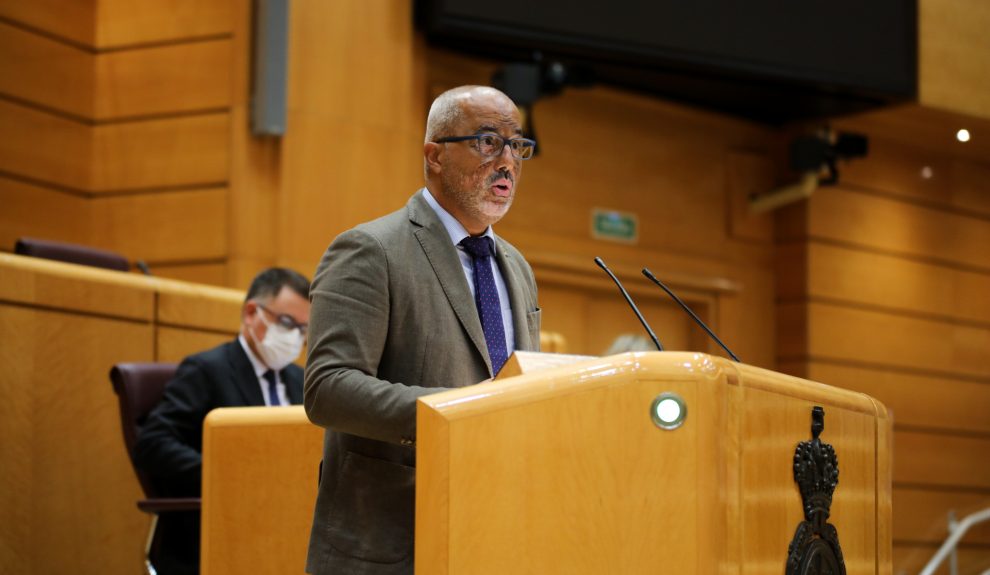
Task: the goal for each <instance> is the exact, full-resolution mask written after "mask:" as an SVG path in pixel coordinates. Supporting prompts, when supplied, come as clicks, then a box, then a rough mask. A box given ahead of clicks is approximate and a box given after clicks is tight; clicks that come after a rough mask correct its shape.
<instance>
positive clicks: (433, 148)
mask: <svg viewBox="0 0 990 575" xmlns="http://www.w3.org/2000/svg"><path fill="white" fill-rule="evenodd" d="M442 156H443V145H441V144H438V143H436V142H426V143H425V144H423V158H424V159H425V160H426V169H427V170H429V172H430V173H431V174H439V173H440V172H441V171H443V158H442Z"/></svg>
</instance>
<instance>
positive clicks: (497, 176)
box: [488, 169, 516, 186]
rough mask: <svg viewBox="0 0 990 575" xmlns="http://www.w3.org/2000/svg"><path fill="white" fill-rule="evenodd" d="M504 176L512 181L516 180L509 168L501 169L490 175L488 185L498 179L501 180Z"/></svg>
mask: <svg viewBox="0 0 990 575" xmlns="http://www.w3.org/2000/svg"><path fill="white" fill-rule="evenodd" d="M502 178H505V179H507V180H509V181H510V182H512V183H515V182H516V180H515V178H513V177H512V173H511V172H509V170H505V169H501V170H498V171H497V172H495V173H494V174H492V175H490V176H488V185H489V186H490V185H492V184H494V183H495V182H496V181H497V180H500V179H502Z"/></svg>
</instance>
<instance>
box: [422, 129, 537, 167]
mask: <svg viewBox="0 0 990 575" xmlns="http://www.w3.org/2000/svg"><path fill="white" fill-rule="evenodd" d="M471 140H473V141H474V143H473V145H472V146H473V147H474V149H475V150H478V153H479V154H481V155H482V156H484V157H486V158H494V157H496V156H498V155H500V154H501V153H502V150H503V149H504V148H505V146H506V145H508V146H509V150H510V151H511V152H512V156H513V157H515V158H518V159H520V160H528V159H530V158H532V157H533V152H534V151H535V150H536V141H535V140H529V139H527V138H503V137H502V136H500V135H498V134H491V133H487V132H486V133H483V134H474V135H473V136H450V137H449V138H440V139H439V140H435V143H437V144H446V143H448V142H467V141H471Z"/></svg>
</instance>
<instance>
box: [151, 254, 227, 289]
mask: <svg viewBox="0 0 990 575" xmlns="http://www.w3.org/2000/svg"><path fill="white" fill-rule="evenodd" d="M151 273H153V274H155V275H156V276H159V277H163V278H169V279H173V280H180V281H184V282H192V283H199V284H207V285H213V286H222V285H227V264H226V261H225V260H221V261H218V262H214V263H203V264H156V265H155V266H154V267H153V268H151Z"/></svg>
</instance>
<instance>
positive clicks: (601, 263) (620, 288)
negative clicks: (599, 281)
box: [595, 257, 663, 351]
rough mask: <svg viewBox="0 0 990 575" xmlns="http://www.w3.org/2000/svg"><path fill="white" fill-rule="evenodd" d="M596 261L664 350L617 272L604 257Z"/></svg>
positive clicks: (657, 344) (655, 342) (658, 346)
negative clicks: (616, 275)
mask: <svg viewBox="0 0 990 575" xmlns="http://www.w3.org/2000/svg"><path fill="white" fill-rule="evenodd" d="M595 263H596V264H598V267H600V268H602V269H603V270H605V273H607V274H608V277H610V278H612V281H614V282H615V285H617V286H619V291H620V292H622V297H624V298H626V302H627V303H628V304H629V307H631V308H632V310H633V312H635V313H636V317H638V318H639V323H641V324H643V327H644V328H645V329H646V333H648V334H649V335H650V339H652V340H653V343H654V344H655V345H656V346H657V351H663V346H662V345H660V340H659V339H657V336H656V334H654V333H653V330H652V329H650V324H648V323H646V320H645V319H643V314H641V313H639V308H638V307H636V304H634V303H633V300H632V298H631V297H629V293H628V292H627V291H626V288H624V287H622V284H621V283H619V278H617V277H615V274H614V273H612V270H610V269H608V266H607V265H605V262H604V261H602V258H599V257H596V258H595Z"/></svg>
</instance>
